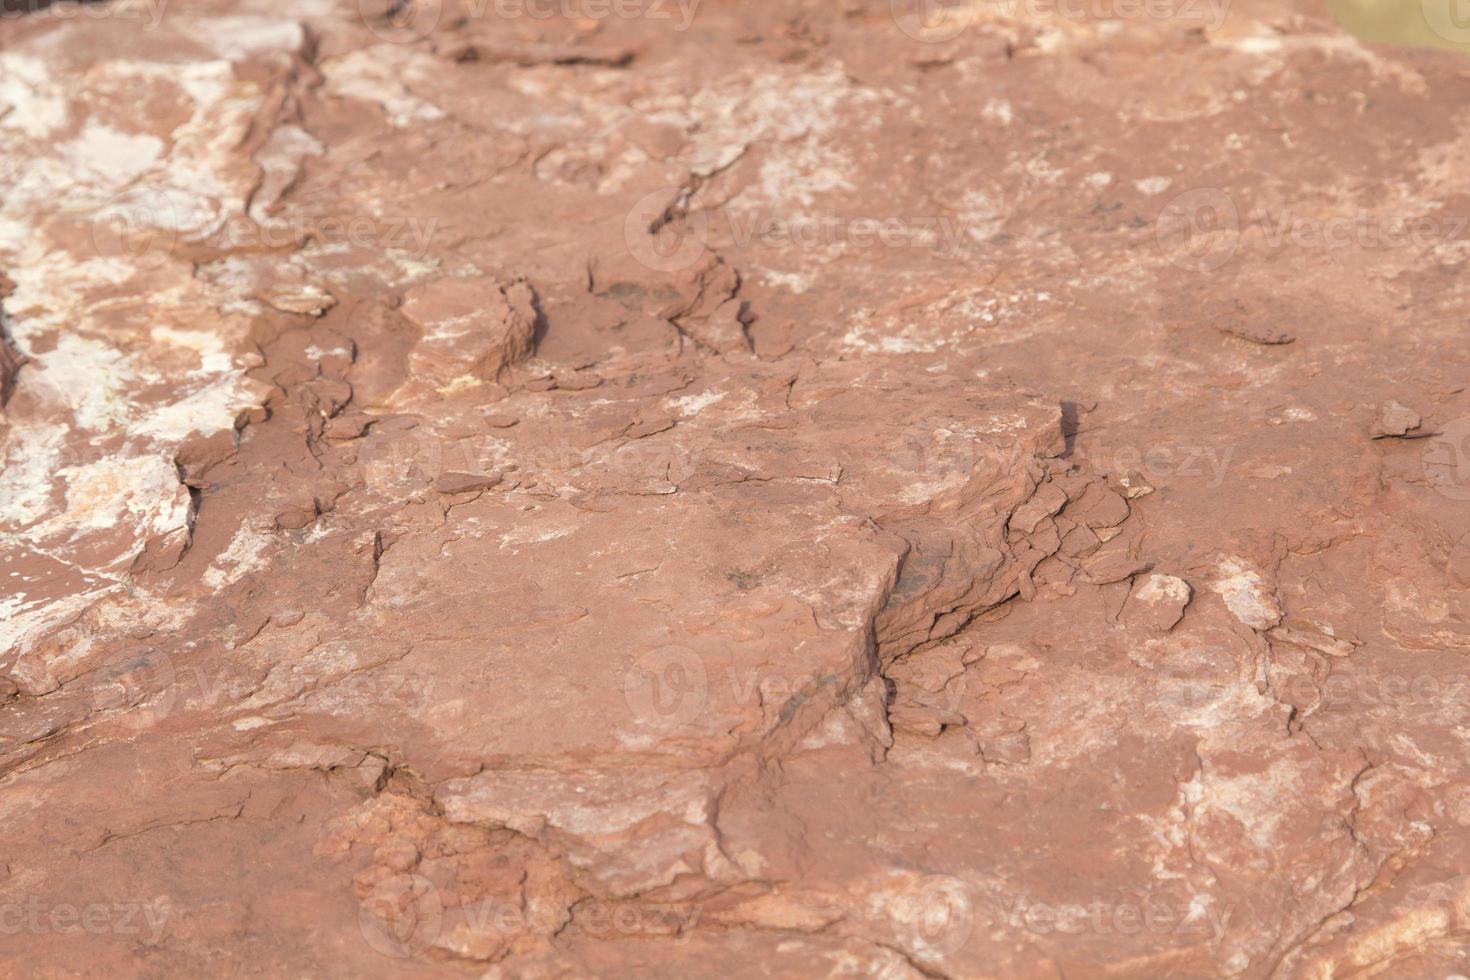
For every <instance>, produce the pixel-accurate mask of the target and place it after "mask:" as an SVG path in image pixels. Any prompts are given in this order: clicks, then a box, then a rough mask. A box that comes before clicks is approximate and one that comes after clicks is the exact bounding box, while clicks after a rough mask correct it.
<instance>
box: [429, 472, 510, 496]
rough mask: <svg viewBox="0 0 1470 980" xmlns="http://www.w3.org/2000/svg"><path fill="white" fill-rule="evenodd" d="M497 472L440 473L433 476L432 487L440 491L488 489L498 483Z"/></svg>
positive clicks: (499, 479)
mask: <svg viewBox="0 0 1470 980" xmlns="http://www.w3.org/2000/svg"><path fill="white" fill-rule="evenodd" d="M501 479H502V477H501V475H500V474H499V473H441V474H440V475H439V476H437V477H435V478H434V489H435V490H437V491H439V492H440V493H448V494H454V493H470V492H471V491H474V490H489V489H490V488H491V487H493V486H496V485H497V484H499V483H500V481H501Z"/></svg>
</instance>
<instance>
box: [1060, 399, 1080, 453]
mask: <svg viewBox="0 0 1470 980" xmlns="http://www.w3.org/2000/svg"><path fill="white" fill-rule="evenodd" d="M1078 414H1079V411H1078V405H1077V403H1076V402H1062V440H1063V441H1064V442H1065V443H1066V448H1064V449H1063V450H1062V456H1061V458H1062V459H1068V458H1070V457H1071V455H1072V447H1073V446H1074V445H1075V444H1076V442H1077V418H1078Z"/></svg>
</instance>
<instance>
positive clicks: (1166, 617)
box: [1122, 574, 1194, 633]
mask: <svg viewBox="0 0 1470 980" xmlns="http://www.w3.org/2000/svg"><path fill="white" fill-rule="evenodd" d="M1193 595H1194V590H1193V589H1191V588H1190V587H1189V583H1188V582H1186V581H1184V579H1182V578H1178V577H1177V576H1174V575H1161V574H1152V575H1149V576H1147V577H1141V578H1140V579H1139V580H1138V581H1136V582H1135V584H1134V587H1133V592H1132V594H1131V595H1129V597H1128V602H1127V604H1126V605H1125V606H1124V607H1123V616H1122V618H1123V622H1125V623H1127V624H1128V625H1130V626H1142V627H1145V628H1147V629H1151V630H1155V631H1157V632H1160V633H1167V632H1168V631H1169V630H1171V629H1173V628H1174V625H1175V624H1176V623H1178V622H1179V620H1180V619H1182V618H1183V616H1184V609H1185V607H1186V606H1188V605H1189V600H1190V598H1191V597H1192V596H1193Z"/></svg>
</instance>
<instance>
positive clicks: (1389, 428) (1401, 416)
mask: <svg viewBox="0 0 1470 980" xmlns="http://www.w3.org/2000/svg"><path fill="white" fill-rule="evenodd" d="M1423 423H1424V420H1423V419H1421V418H1420V417H1419V413H1418V412H1416V411H1414V410H1413V409H1412V408H1410V407H1409V406H1407V405H1405V404H1403V403H1402V402H1397V401H1386V402H1384V403H1383V404H1382V405H1380V406H1379V407H1378V417H1377V418H1375V419H1374V420H1373V429H1372V436H1373V438H1374V439H1396V438H1413V437H1414V436H1415V435H1419V434H1421V433H1418V432H1417V431H1416V430H1418V429H1419V427H1420V426H1421V425H1423Z"/></svg>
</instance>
